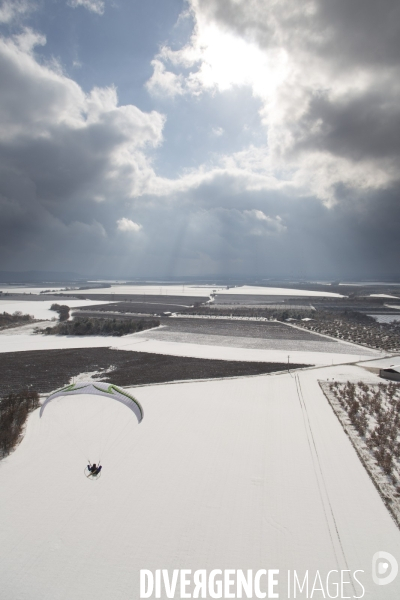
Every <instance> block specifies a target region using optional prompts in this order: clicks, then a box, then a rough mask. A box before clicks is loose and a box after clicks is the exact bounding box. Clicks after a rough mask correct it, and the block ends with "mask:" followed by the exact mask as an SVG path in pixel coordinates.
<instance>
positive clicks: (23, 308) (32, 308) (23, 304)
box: [0, 298, 112, 320]
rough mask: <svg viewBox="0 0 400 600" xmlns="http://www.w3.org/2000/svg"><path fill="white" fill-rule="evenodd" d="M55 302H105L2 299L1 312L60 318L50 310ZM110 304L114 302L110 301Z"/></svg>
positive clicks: (86, 304) (86, 303)
mask: <svg viewBox="0 0 400 600" xmlns="http://www.w3.org/2000/svg"><path fill="white" fill-rule="evenodd" d="M54 303H57V304H67V305H68V306H69V307H70V308H75V307H76V306H95V305H98V304H104V302H100V301H99V300H70V299H69V298H68V299H67V300H64V299H63V298H60V299H59V300H56V301H55V300H51V301H50V300H43V301H33V300H32V301H29V300H12V301H11V302H10V301H9V300H1V299H0V313H2V312H7V313H9V314H11V315H12V314H13V313H14V312H15V311H20V312H22V313H23V314H24V315H32V316H33V317H35V319H43V320H44V319H54V318H56V319H58V315H57V313H56V312H54V311H53V310H50V306H51V305H52V304H54ZM110 304H112V303H111V302H110Z"/></svg>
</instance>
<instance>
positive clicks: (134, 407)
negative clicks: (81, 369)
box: [40, 381, 143, 423]
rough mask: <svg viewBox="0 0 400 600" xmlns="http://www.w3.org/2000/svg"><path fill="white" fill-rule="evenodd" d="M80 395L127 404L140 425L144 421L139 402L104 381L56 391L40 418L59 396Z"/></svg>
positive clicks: (70, 386) (79, 384)
mask: <svg viewBox="0 0 400 600" xmlns="http://www.w3.org/2000/svg"><path fill="white" fill-rule="evenodd" d="M78 394H90V395H93V396H104V397H106V398H110V399H112V400H116V401H117V402H121V403H122V404H125V406H127V407H128V408H129V409H130V410H131V411H132V412H133V413H134V414H135V415H136V417H137V420H138V422H139V423H140V422H141V421H142V419H143V409H142V407H141V406H140V404H139V402H138V401H137V400H136V399H135V398H134V397H133V396H131V395H130V394H128V393H127V392H125V391H124V390H122V389H121V388H119V387H117V386H116V385H113V384H110V383H104V382H102V381H88V382H79V383H72V384H71V385H67V386H66V387H64V388H61V389H60V390H56V391H55V392H53V393H52V394H50V396H49V397H48V398H46V400H45V401H44V402H43V404H42V407H41V409H40V417H41V416H42V415H43V412H44V409H45V408H46V406H47V405H48V404H49V403H50V402H51V401H52V400H54V399H55V398H58V397H59V396H75V395H78Z"/></svg>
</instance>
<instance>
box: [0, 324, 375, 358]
mask: <svg viewBox="0 0 400 600" xmlns="http://www.w3.org/2000/svg"><path fill="white" fill-rule="evenodd" d="M48 325H49V323H47V322H44V323H42V324H41V325H40V324H39V325H38V324H35V325H24V326H23V327H18V328H13V329H5V330H3V331H1V332H0V354H1V353H2V352H23V351H25V350H53V349H63V348H99V347H106V348H108V347H112V348H117V349H119V350H127V351H130V350H139V351H140V352H154V353H155V354H170V355H172V356H191V357H193V358H211V359H221V360H244V361H257V362H258V361H261V362H287V361H288V356H289V361H290V362H292V363H302V364H312V365H334V364H340V363H349V362H356V361H365V360H371V359H373V358H377V359H378V358H381V357H382V356H384V355H383V353H380V352H373V351H371V350H368V349H366V348H363V347H362V346H356V345H355V344H348V345H347V346H346V345H345V344H339V343H338V344H337V347H338V351H337V352H335V351H332V350H334V349H335V348H336V344H326V352H321V351H320V350H321V348H322V346H318V351H317V350H316V351H313V348H314V347H313V345H312V343H310V345H309V346H308V347H307V348H306V349H303V350H297V349H295V348H296V347H297V344H298V342H297V341H294V342H293V343H292V344H291V345H288V346H287V348H286V349H282V346H281V347H280V348H279V347H277V344H276V343H275V342H276V341H275V340H269V341H270V342H271V343H270V347H269V348H268V347H267V346H266V347H264V348H263V349H257V348H246V347H243V346H244V342H245V341H246V340H244V339H243V338H240V340H241V341H240V340H239V342H236V344H237V345H236V346H234V345H233V344H234V343H235V338H232V339H230V340H229V342H230V345H226V344H225V342H226V340H225V339H224V336H205V337H208V338H210V339H209V340H208V342H209V343H208V344H207V343H206V342H207V340H205V339H199V343H196V338H200V336H199V335H197V336H192V337H191V338H187V339H188V342H187V343H185V342H183V341H181V342H174V341H168V338H167V339H166V340H161V339H151V332H152V331H153V330H148V331H143V332H141V333H135V334H131V335H124V336H123V337H106V336H90V337H83V336H55V335H47V336H45V335H41V334H37V335H34V334H33V331H34V329H35V328H36V327H38V326H39V327H40V326H41V327H47V326H48ZM157 331H158V330H157ZM236 339H238V338H236ZM323 339H324V338H323V337H322V336H321V340H323ZM242 342H243V343H242ZM266 342H268V340H266ZM240 346H241V347H240ZM346 347H348V348H349V350H348V354H347V353H346V350H345V348H346Z"/></svg>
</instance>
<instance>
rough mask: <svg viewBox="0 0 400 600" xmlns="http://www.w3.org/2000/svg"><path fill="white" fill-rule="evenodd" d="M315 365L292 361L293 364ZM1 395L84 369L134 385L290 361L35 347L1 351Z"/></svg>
mask: <svg viewBox="0 0 400 600" xmlns="http://www.w3.org/2000/svg"><path fill="white" fill-rule="evenodd" d="M307 366H309V365H302V364H291V365H290V368H291V369H297V368H301V367H307ZM0 369H1V373H2V377H1V382H0V395H5V394H7V393H9V392H10V391H12V390H20V389H27V388H30V389H35V390H36V391H38V392H39V393H49V392H51V391H52V390H54V389H56V388H59V387H62V386H63V385H65V384H67V383H69V381H70V380H71V378H72V377H77V376H78V375H79V374H80V373H87V372H89V373H92V372H98V373H99V375H98V377H97V379H99V380H102V381H109V382H110V383H114V384H116V385H122V386H130V385H132V386H134V385H143V384H149V383H163V382H168V381H179V380H186V379H209V378H214V377H235V376H236V377H239V376H245V375H260V374H263V373H273V372H277V371H285V370H286V369H287V364H285V363H265V362H245V361H243V362H241V361H225V360H207V359H200V358H188V357H180V356H169V355H164V354H151V353H147V352H127V351H124V350H114V349H111V348H76V349H69V350H32V351H27V352H6V353H4V354H1V355H0Z"/></svg>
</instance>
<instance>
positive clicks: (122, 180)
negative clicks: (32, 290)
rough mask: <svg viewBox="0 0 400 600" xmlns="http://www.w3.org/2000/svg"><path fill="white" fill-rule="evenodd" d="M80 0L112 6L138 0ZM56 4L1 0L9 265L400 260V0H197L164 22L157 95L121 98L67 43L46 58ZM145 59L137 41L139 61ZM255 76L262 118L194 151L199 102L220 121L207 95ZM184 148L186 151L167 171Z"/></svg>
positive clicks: (375, 265) (188, 268) (84, 268)
mask: <svg viewBox="0 0 400 600" xmlns="http://www.w3.org/2000/svg"><path fill="white" fill-rule="evenodd" d="M65 4H66V6H67V7H68V10H69V11H71V14H72V15H73V18H76V19H83V18H85V19H87V18H91V19H97V20H103V19H107V13H108V12H110V11H113V10H114V11H115V10H123V5H124V3H121V6H120V7H118V6H117V7H115V6H111V4H109V3H107V2H102V1H97V0H79V1H78V0H74V1H72V0H71V1H69V2H65ZM40 10H41V8H40V6H37V7H36V10H33V8H32V5H30V4H29V3H25V2H23V1H20V2H13V3H11V2H3V3H2V5H1V7H0V22H1V23H3V30H2V31H3V34H2V37H1V40H0V77H1V81H2V87H1V93H0V126H1V139H0V171H1V176H0V211H1V213H0V214H1V220H0V235H1V237H0V240H1V241H0V244H1V265H0V268H1V269H4V270H19V269H20V270H27V269H51V270H54V269H57V270H74V271H78V272H81V273H82V274H88V275H89V274H92V275H102V274H104V275H111V274H112V275H114V276H145V275H147V276H163V277H167V276H179V275H202V274H226V275H254V276H265V277H268V276H299V277H313V276H314V277H318V276H324V275H325V276H327V277H335V278H336V277H346V276H347V277H357V276H360V277H368V276H371V277H377V276H380V277H382V276H391V275H395V274H396V273H397V269H396V267H397V265H396V262H397V261H396V259H397V256H398V254H399V251H400V247H399V246H400V242H399V235H398V231H399V225H400V206H399V190H400V186H399V175H398V173H399V154H400V136H399V129H400V102H399V83H398V82H399V81H400V72H399V71H400V60H399V58H400V57H399V54H400V52H399V46H400V31H399V29H400V6H399V4H398V2H396V1H395V0H384V1H383V2H380V3H376V2H368V1H365V0H362V1H361V0H356V1H355V2H351V3H349V2H347V1H346V0H339V1H337V2H327V1H323V0H315V1H309V2H301V3H299V2H297V1H296V0H283V1H281V2H279V3H276V2H270V1H266V0H191V1H190V2H186V3H182V12H181V16H180V17H179V23H178V24H177V27H178V26H180V27H183V26H184V27H183V28H184V29H185V31H186V32H187V34H186V36H185V39H180V40H178V42H177V39H176V35H175V34H174V32H173V31H172V32H171V31H164V32H162V34H161V35H160V39H159V41H158V48H159V49H158V52H156V53H155V55H154V56H153V59H152V60H151V61H149V64H148V65H147V66H146V68H148V74H149V76H148V77H147V79H145V80H144V81H143V82H142V88H143V90H144V94H145V95H147V96H146V97H147V104H146V106H145V107H144V106H141V108H139V107H138V106H135V105H134V104H129V103H124V104H122V103H121V102H120V101H119V98H118V81H110V83H109V85H107V86H100V85H99V86H98V87H93V88H92V89H90V90H84V89H83V87H82V86H81V85H79V84H78V83H77V81H76V80H74V77H73V75H72V74H71V73H68V72H67V70H66V68H65V65H64V64H63V58H62V56H53V57H52V58H51V60H50V59H49V60H44V59H43V56H42V55H40V54H39V52H38V50H39V49H41V48H43V47H44V45H45V44H46V35H45V32H44V31H42V30H41V29H40ZM34 16H35V19H36V20H35V22H34V23H35V26H33V22H31V19H33V17H34ZM71 18H72V17H71ZM138 18H139V17H138ZM174 35H175V37H174ZM105 43H106V42H105ZM133 58H134V57H130V56H126V55H125V56H121V61H123V63H124V65H125V71H126V73H127V75H126V76H127V77H129V69H130V62H131V61H132V64H133ZM83 68H85V65H83ZM240 90H246V91H247V92H248V95H247V96H243V98H245V97H248V98H250V99H251V102H253V103H254V118H253V119H252V121H251V125H246V127H243V135H242V136H241V135H238V136H237V139H236V141H235V146H234V147H232V148H230V147H229V144H224V143H223V141H224V136H225V137H226V131H225V129H226V127H227V125H226V123H225V124H224V126H223V125H222V124H221V125H218V124H217V125H215V124H214V125H213V126H211V125H210V127H209V129H210V136H209V142H208V143H209V146H208V147H207V148H206V151H205V152H203V154H202V155H201V157H200V158H198V161H197V163H196V164H191V166H190V167H188V166H187V162H186V156H187V155H188V153H191V152H193V147H192V146H193V145H194V144H195V143H196V142H195V141H193V139H194V138H193V137H192V136H191V134H192V129H193V132H194V131H195V128H196V126H198V125H199V123H197V122H196V118H195V116H196V115H199V114H200V115H201V117H202V119H203V122H202V123H201V125H202V126H204V128H206V127H207V126H208V123H207V112H206V111H203V112H202V113H199V112H198V107H199V106H203V105H206V104H207V106H209V107H210V106H211V107H212V106H213V103H218V104H219V105H221V104H222V106H223V105H224V103H225V104H226V110H227V111H229V109H230V106H231V105H232V102H233V99H234V98H237V95H238V93H239V92H240ZM183 110H184V111H186V113H187V114H188V115H189V117H188V119H187V125H186V132H185V133H186V134H187V135H186V136H185V137H182V140H181V143H180V146H179V147H178V148H177V147H176V145H175V146H174V148H173V149H172V147H171V146H169V143H170V136H171V131H170V130H169V129H168V127H169V123H173V122H176V119H177V115H178V116H179V114H180V111H182V114H183ZM192 110H193V117H192V118H190V115H191V114H192V113H191V111H192ZM210 110H212V108H211V109H210ZM239 110H240V107H239ZM246 110H248V106H243V110H242V112H245V111H246ZM196 111H197V112H196ZM174 119H175V121H174ZM228 127H229V123H228ZM249 127H250V132H249ZM249 135H250V137H249ZM251 136H252V137H251ZM218 144H219V145H218ZM172 152H174V161H175V164H176V165H178V166H177V168H175V169H174V170H173V172H172V171H171V172H170V173H168V174H166V171H165V169H163V168H162V165H163V159H165V161H167V160H168V158H169V154H170V153H172ZM179 165H181V168H180V167H179Z"/></svg>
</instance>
